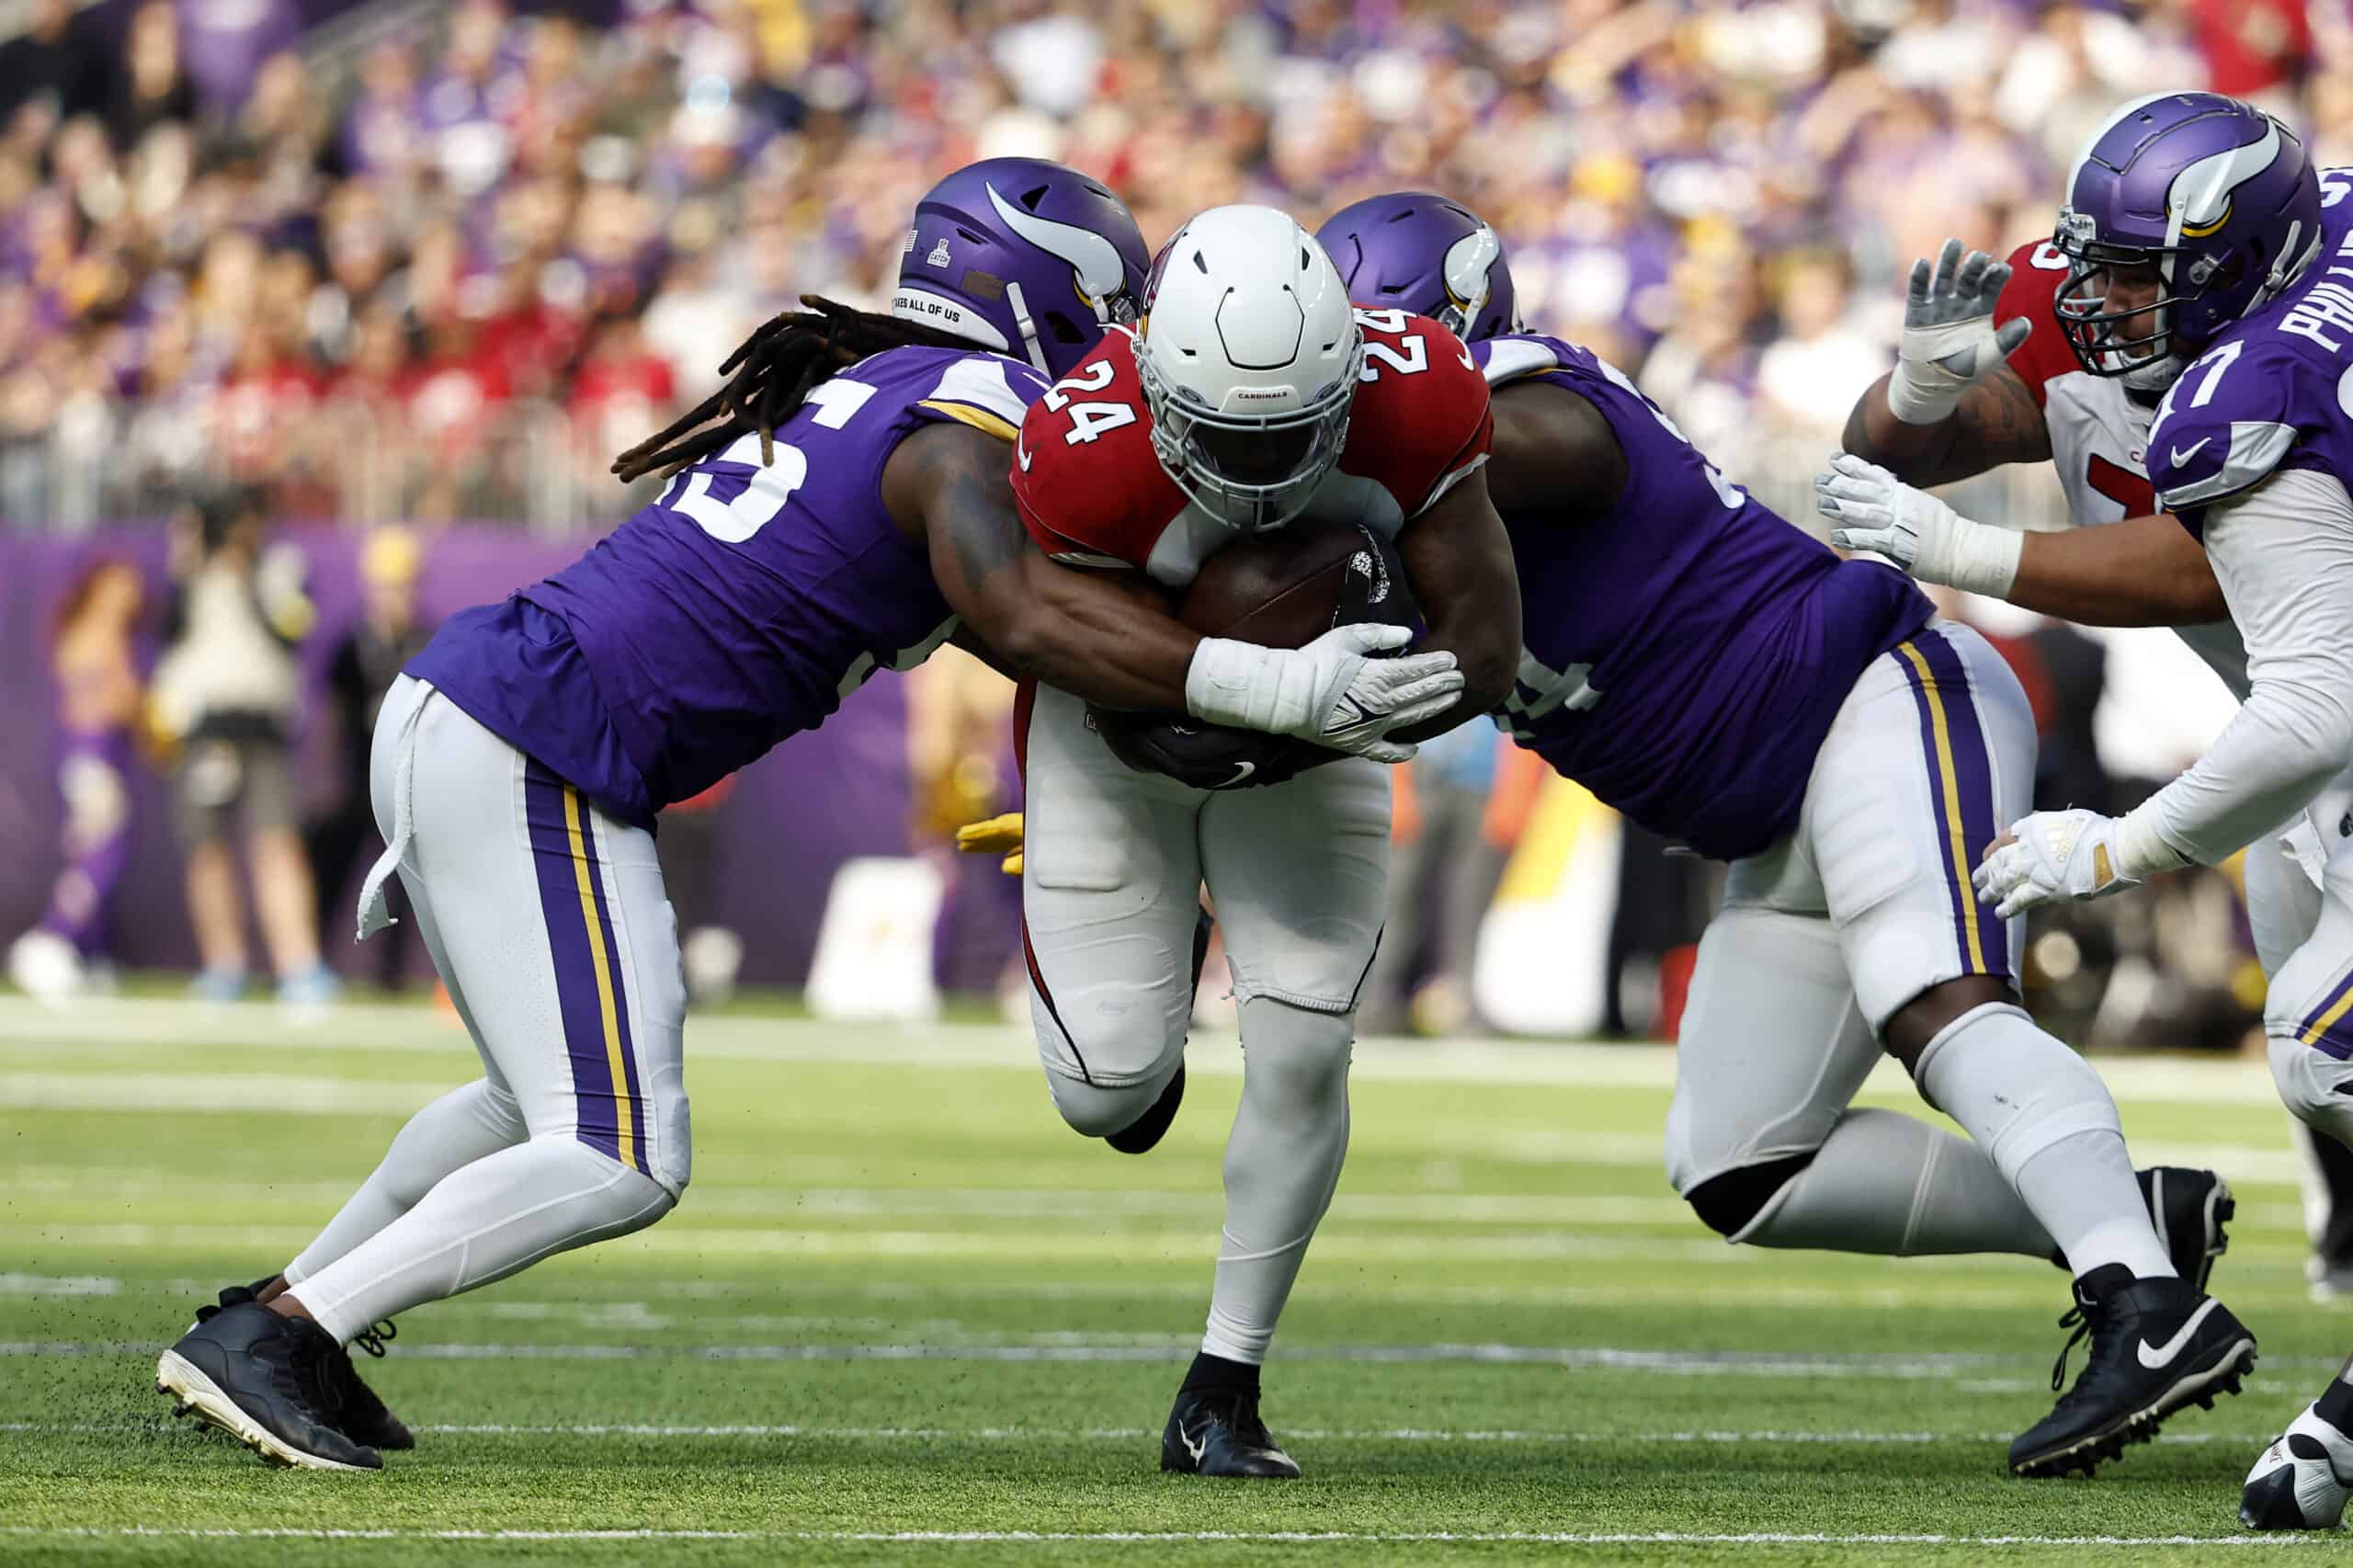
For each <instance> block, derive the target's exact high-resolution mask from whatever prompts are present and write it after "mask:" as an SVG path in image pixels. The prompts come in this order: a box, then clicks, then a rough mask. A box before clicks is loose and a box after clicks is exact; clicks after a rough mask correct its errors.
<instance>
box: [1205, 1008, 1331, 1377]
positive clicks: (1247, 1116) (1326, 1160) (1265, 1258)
mask: <svg viewBox="0 0 2353 1568" xmlns="http://www.w3.org/2000/svg"><path fill="white" fill-rule="evenodd" d="M1241 1013H1242V1050H1243V1059H1244V1060H1243V1074H1242V1105H1241V1108H1239V1109H1238V1110H1236V1111H1235V1112H1234V1116H1233V1136H1232V1137H1231V1138H1229V1139H1228V1140H1227V1141H1226V1145H1225V1231H1224V1233H1223V1235H1222V1238H1221V1239H1220V1242H1219V1245H1218V1255H1217V1283H1216V1285H1215V1286H1214V1287H1213V1288H1212V1290H1211V1293H1210V1321H1209V1330H1208V1332H1207V1333H1206V1334H1204V1335H1202V1336H1201V1348H1202V1349H1203V1350H1205V1351H1207V1352H1209V1354H1211V1355H1212V1356H1222V1357H1223V1358H1225V1359H1227V1360H1229V1361H1247V1362H1249V1363H1251V1364H1252V1365H1253V1366H1256V1364H1258V1363H1259V1362H1262V1361H1264V1360H1265V1359H1266V1358H1267V1345H1268V1344H1269V1343H1270V1342H1271V1341H1272V1340H1273V1338H1274V1336H1275V1321H1276V1319H1278V1318H1279V1317H1280V1316H1281V1315H1282V1310H1283V1303H1284V1302H1285V1301H1288V1300H1290V1287H1291V1282H1292V1281H1293V1280H1294V1279H1296V1278H1299V1266H1300V1264H1301V1263H1302V1261H1304V1260H1305V1258H1306V1256H1307V1244H1308V1242H1309V1241H1310V1240H1311V1239H1313V1236H1314V1234H1315V1226H1316V1224H1317V1222H1318V1221H1321V1220H1322V1219H1323V1218H1324V1210H1326V1209H1328V1208H1330V1207H1331V1204H1332V1192H1333V1189H1334V1188H1335V1187H1337V1186H1338V1185H1339V1182H1340V1163H1341V1161H1342V1160H1344V1159H1346V1158H1347V1152H1348V1053H1349V1050H1350V1047H1351V1046H1352V1045H1353V1044H1354V1043H1355V1039H1356V1022H1355V1019H1354V1018H1353V1017H1350V1016H1348V1015H1347V1014H1345V1013H1312V1012H1309V1011H1307V1010H1306V1009H1305V1008H1303V1007H1293V1006H1290V1005H1288V1004H1286V1003H1282V1002H1276V1001H1270V1000H1269V999H1267V998H1266V997H1263V996H1253V997H1250V998H1247V999H1246V1000H1245V1001H1244V1002H1243V1004H1242V1007H1241Z"/></svg>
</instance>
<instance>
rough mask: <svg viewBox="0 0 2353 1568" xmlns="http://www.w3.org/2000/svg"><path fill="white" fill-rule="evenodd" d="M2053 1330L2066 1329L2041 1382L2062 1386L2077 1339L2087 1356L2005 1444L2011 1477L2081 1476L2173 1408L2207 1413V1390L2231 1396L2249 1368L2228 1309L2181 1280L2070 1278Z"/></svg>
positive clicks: (2107, 1270) (2250, 1345) (2116, 1275)
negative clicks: (2069, 1304)
mask: <svg viewBox="0 0 2353 1568" xmlns="http://www.w3.org/2000/svg"><path fill="white" fill-rule="evenodd" d="M2059 1324H2060V1326H2061V1327H2063V1328H2064V1327H2070V1326H2072V1327H2073V1328H2074V1329H2075V1334H2074V1335H2071V1336H2070V1337H2069V1339H2068V1341H2067V1343H2066V1345H2065V1346H2063V1347H2062V1348H2061V1349H2060V1352H2059V1360H2058V1363H2057V1364H2056V1365H2055V1366H2053V1367H2052V1369H2051V1386H2052V1388H2054V1389H2056V1388H2058V1387H2060V1386H2061V1385H2062V1383H2063V1381H2065V1378H2066V1372H2067V1352H2068V1351H2070V1350H2073V1349H2074V1348H2075V1346H2076V1344H2077V1342H2078V1341H2080V1340H2082V1339H2084V1338H2085V1337H2086V1336H2087V1335H2088V1336H2089V1338H2090V1339H2091V1342H2092V1347H2091V1356H2090V1358H2088V1359H2087V1360H2086V1362H2085V1363H2084V1370H2083V1374H2082V1375H2081V1376H2080V1377H2078V1378H2077V1379H2076V1380H2075V1387H2074V1388H2072V1389H2069V1390H2068V1391H2067V1392H2065V1393H2063V1394H2062V1395H2060V1396H2059V1403H2058V1404H2057V1405H2056V1406H2054V1407H2053V1408H2052V1412H2051V1414H2050V1415H2046V1416H2044V1417H2043V1418H2042V1420H2041V1421H2040V1422H2039V1423H2037V1424H2036V1425H2035V1426H2034V1428H2033V1429H2032V1430H2031V1431H2029V1432H2028V1433H2027V1434H2026V1435H2025V1436H2023V1437H2019V1438H2018V1440H2017V1441H2016V1442H2014V1443H2012V1444H2011V1445H2010V1470H2011V1471H2012V1473H2014V1474H2018V1475H2064V1474H2066V1473H2067V1472H2068V1471H2077V1470H2080V1471H2083V1472H2084V1473H2085V1474H2086V1475H2089V1474H2091V1473H2092V1471H2095V1470H2097V1469H2098V1468H2099V1465H2100V1463H2101V1461H2103V1460H2112V1459H2116V1458H2118V1457H2120V1455H2122V1453H2123V1452H2124V1449H2125V1445H2127V1444H2129V1443H2145V1442H2147V1441H2148V1440H2149V1439H2150V1438H2151V1437H2155V1436H2156V1435H2157V1428H2158V1427H2159V1426H2161V1425H2163V1424H2164V1421H2165V1417H2166V1416H2168V1415H2172V1414H2173V1413H2174V1412H2175V1411H2177V1410H2179V1409H2180V1408H2181V1407H2182V1406H2183V1405H2185V1404H2189V1403H2197V1404H2199V1405H2201V1406H2203V1407H2205V1408H2206V1409H2209V1410H2211V1409H2212V1408H2213V1405H2214V1396H2215V1395H2216V1394H2219V1393H2236V1392H2239V1380H2240V1379H2241V1378H2243V1377H2245V1375H2246V1374H2247V1373H2248V1372H2250V1371H2252V1370H2253V1369H2254V1368H2255V1335H2252V1334H2250V1333H2248V1332H2247V1330H2246V1327H2245V1324H2241V1323H2240V1322H2239V1320H2238V1319H2236V1318H2234V1317H2233V1316H2232V1315H2231V1312H2230V1309H2229V1308H2227V1307H2225V1306H2223V1305H2222V1302H2220V1301H2216V1300H2214V1298H2212V1297H2211V1296H2208V1295H2205V1294H2203V1293H2202V1292H2200V1290H2198V1288H2197V1287H2196V1286H2194V1285H2191V1284H2190V1283H2189V1282H2188V1280H2186V1279H2135V1278H2132V1276H2131V1273H2129V1272H2128V1271H2127V1270H2126V1269H2125V1267H2123V1265H2121V1264H2113V1263H2111V1264H2107V1265H2104V1266H2102V1267H2098V1268H2095V1269H2093V1270H2092V1271H2091V1272H2090V1273H2089V1274H2086V1275H2085V1276H2084V1277H2083V1278H2080V1279H2078V1280H2076V1281H2075V1310H2074V1311H2072V1312H2068V1313H2067V1315H2066V1316H2064V1317H2063V1318H2061V1319H2060V1320H2059Z"/></svg>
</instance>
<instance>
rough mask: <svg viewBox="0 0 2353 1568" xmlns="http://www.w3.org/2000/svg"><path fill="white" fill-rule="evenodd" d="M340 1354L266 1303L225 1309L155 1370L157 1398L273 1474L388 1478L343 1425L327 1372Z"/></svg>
mask: <svg viewBox="0 0 2353 1568" xmlns="http://www.w3.org/2000/svg"><path fill="white" fill-rule="evenodd" d="M340 1350H341V1346H337V1345H336V1344H335V1341H334V1340H333V1339H332V1338H330V1337H328V1335H327V1333H326V1331H325V1330H324V1329H323V1328H321V1327H320V1326H319V1325H318V1324H314V1323H312V1322H310V1321H309V1320H308V1319H305V1318H290V1317H284V1316H281V1315H279V1314H278V1313H277V1312H271V1311H270V1310H269V1309H268V1308H267V1307H265V1306H263V1305H261V1303H259V1302H258V1301H239V1302H236V1303H233V1305H230V1306H225V1307H222V1308H219V1309H218V1310H216V1311H215V1312H213V1313H212V1314H211V1315H210V1317H208V1318H207V1319H206V1320H205V1321H204V1322H203V1323H200V1324H198V1325H197V1326H196V1327H194V1328H192V1329H189V1330H188V1332H187V1333H186V1334H184V1335H181V1336H180V1342H179V1343H178V1344H177V1345H175V1346H172V1347H171V1348H170V1349H169V1350H166V1351H165V1352H164V1355H163V1358H162V1359H161V1360H159V1361H157V1362H156V1363H155V1392H158V1393H168V1394H171V1395H174V1396H175V1397H176V1398H177V1399H178V1400H179V1402H180V1404H179V1410H180V1413H182V1414H186V1413H188V1412H190V1411H193V1412H194V1413H195V1414H196V1415H199V1416H200V1417H201V1418H202V1419H203V1420H205V1421H206V1422H208V1423H210V1425H212V1426H218V1427H220V1428H221V1429H222V1431H223V1432H226V1433H228V1434H229V1435H230V1436H231V1437H234V1438H236V1439H237V1440H238V1441H239V1442H241V1443H243V1444H244V1445H245V1447H247V1448H249V1449H253V1450H254V1451H255V1452H256V1453H257V1454H259V1455H261V1457H262V1458H263V1459H265V1460H267V1461H269V1462H270V1463H271V1464H278V1465H288V1466H293V1467H298V1468H301V1469H304V1470H381V1469H382V1468H383V1467H384V1461H383V1459H382V1457H381V1456H380V1455H379V1454H378V1453H377V1452H376V1450H375V1449H370V1448H364V1447H362V1446H361V1445H359V1444H358V1443H355V1442H353V1441H352V1440H351V1439H350V1438H349V1437H345V1436H344V1435H343V1433H342V1431H341V1430H339V1429H338V1428H337V1427H336V1426H335V1415H337V1413H338V1405H339V1403H340V1391H339V1390H338V1389H337V1388H336V1386H335V1380H334V1378H333V1377H332V1375H331V1374H330V1373H329V1372H328V1370H327V1366H328V1363H329V1361H330V1360H331V1359H332V1358H334V1357H335V1355H336V1354H337V1353H338V1352H339V1351H340Z"/></svg>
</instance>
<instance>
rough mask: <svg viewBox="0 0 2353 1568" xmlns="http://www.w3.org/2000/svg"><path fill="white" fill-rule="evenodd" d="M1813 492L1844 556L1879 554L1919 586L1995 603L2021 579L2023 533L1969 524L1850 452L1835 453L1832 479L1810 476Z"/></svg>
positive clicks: (1831, 533) (1822, 475)
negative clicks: (1939, 586)
mask: <svg viewBox="0 0 2353 1568" xmlns="http://www.w3.org/2000/svg"><path fill="white" fill-rule="evenodd" d="M1813 493H1814V504H1815V505H1816V506H1820V507H1821V508H1822V515H1823V516H1824V517H1828V518H1829V519H1830V521H1831V525H1832V526H1831V529H1830V542H1831V543H1833V544H1835V545H1836V546H1837V547H1838V548H1839V549H1841V550H1861V551H1870V553H1872V554H1874V555H1883V556H1885V557H1887V559H1888V560H1890V561H1893V562H1895V564H1896V565H1898V566H1900V567H1902V568H1903V569H1904V571H1905V572H1907V573H1909V574H1912V575H1913V576H1915V577H1917V578H1918V579H1919V580H1920V581H1922V582H1923V583H1949V584H1950V585H1952V586H1954V587H1956V588H1962V589H1966V590H1967V591H1968V592H1970V593H1972V594H1991V595H1992V596H1993V597H1995V598H2006V597H2008V596H2009V592H2010V585H2011V584H2012V583H2015V582H2016V581H2017V580H2018V552H2019V551H2022V550H2024V549H2025V548H2026V536H2025V535H2024V534H2022V533H2018V532H2017V531H2016V530H2014V529H2011V528H1994V527H1992V526H1990V525H1988V524H1985V523H1976V522H1972V521H1970V520H1969V519H1968V518H1967V517H1962V516H1961V514H1960V513H1959V512H1956V511H1954V510H1953V509H1952V508H1951V507H1950V506H1946V505H1945V504H1944V503H1943V502H1941V501H1939V500H1938V499H1937V498H1936V497H1935V496H1933V495H1931V494H1928V493H1927V491H1925V490H1915V489H1914V488H1913V487H1912V486H1911V485H1908V484H1906V483H1904V482H1903V481H1902V480H1900V479H1898V478H1896V477H1895V475H1893V474H1892V473H1890V472H1887V470H1885V469H1883V468H1881V467H1880V466H1879V465H1878V464H1876V463H1868V462H1865V461H1864V460H1862V459H1860V458H1859V457H1856V456H1855V455H1854V454H1853V453H1851V452H1840V453H1838V454H1836V456H1834V457H1833V458H1832V459H1831V460H1830V472H1827V473H1817V474H1815V475H1814V476H1813Z"/></svg>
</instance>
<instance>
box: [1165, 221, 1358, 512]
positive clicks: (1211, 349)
mask: <svg viewBox="0 0 2353 1568" xmlns="http://www.w3.org/2000/svg"><path fill="white" fill-rule="evenodd" d="M1135 356H1136V371H1137V374H1138V376H1139V377H1140V378H1141V379H1142V382H1143V395H1144V402H1145V405H1146V406H1147V407H1148V408H1149V409H1150V410H1151V412H1152V423H1153V429H1152V446H1153V450H1154V452H1156V453H1157V454H1158V455H1159V458H1160V465H1161V466H1162V467H1163V468H1165V469H1166V470H1167V471H1168V476H1169V477H1170V478H1171V479H1174V480H1175V481H1176V484H1177V487H1178V488H1179V489H1181V490H1183V491H1184V492H1185V494H1187V495H1188V496H1190V497H1191V498H1192V500H1193V502H1194V504H1195V505H1197V506H1199V507H1200V508H1201V509H1202V510H1203V511H1205V512H1208V513H1209V514H1210V515H1211V517H1217V518H1220V519H1222V521H1224V522H1227V523H1230V524H1232V525H1233V527H1235V528H1244V529H1249V530H1256V529H1260V528H1279V527H1281V526H1282V525H1283V524H1285V523H1287V522H1289V521H1290V519H1291V518H1293V517H1297V516H1298V515H1299V513H1300V511H1301V510H1302V508H1303V507H1305V506H1306V505H1307V503H1308V500H1309V498H1310V497H1311V496H1313V494H1314V493H1315V487H1316V486H1317V485H1318V484H1319V483H1322V482H1323V479H1324V475H1325V474H1326V473H1329V472H1331V470H1332V465H1333V464H1334V463H1336V462H1337V461H1339V460H1340V449H1341V448H1342V447H1343V446H1345V445H1346V444H1347V436H1348V407H1349V404H1350V403H1353V402H1354V401H1355V398H1356V392H1357V379H1358V375H1359V374H1360V373H1361V372H1362V370H1363V369H1364V334H1363V333H1362V332H1361V331H1359V330H1358V326H1357V321H1356V313H1355V312H1354V311H1353V310H1352V309H1351V307H1350V306H1349V304H1348V290H1347V285H1346V284H1345V283H1343V282H1342V281H1341V280H1340V272H1339V268H1337V267H1334V266H1333V265H1332V258H1331V257H1330V256H1326V255H1324V249H1323V247H1322V246H1321V245H1319V244H1316V243H1315V240H1314V237H1313V235H1311V234H1310V233H1308V232H1307V231H1306V230H1304V229H1302V228H1301V227H1300V226H1299V224H1298V223H1297V222H1294V221H1293V220H1292V219H1291V217H1290V214H1288V213H1285V212H1280V211H1278V210H1275V209H1274V208H1271V207H1212V208H1211V209H1210V210H1208V211H1206V212H1203V213H1201V214H1199V216H1197V217H1195V218H1194V219H1193V220H1192V221H1191V222H1188V223H1187V224H1186V225H1185V226H1184V227H1183V228H1181V229H1179V230H1177V231H1176V235H1175V237H1174V238H1172V239H1171V240H1169V242H1168V244H1166V245H1165V247H1163V249H1162V250H1161V253H1160V256H1159V257H1158V259H1157V260H1156V261H1155V263H1154V267H1153V272H1152V282H1151V285H1150V288H1149V290H1148V291H1147V293H1146V295H1145V300H1144V316H1143V324H1142V327H1141V328H1140V330H1139V331H1138V332H1137V334H1136V339H1135Z"/></svg>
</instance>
